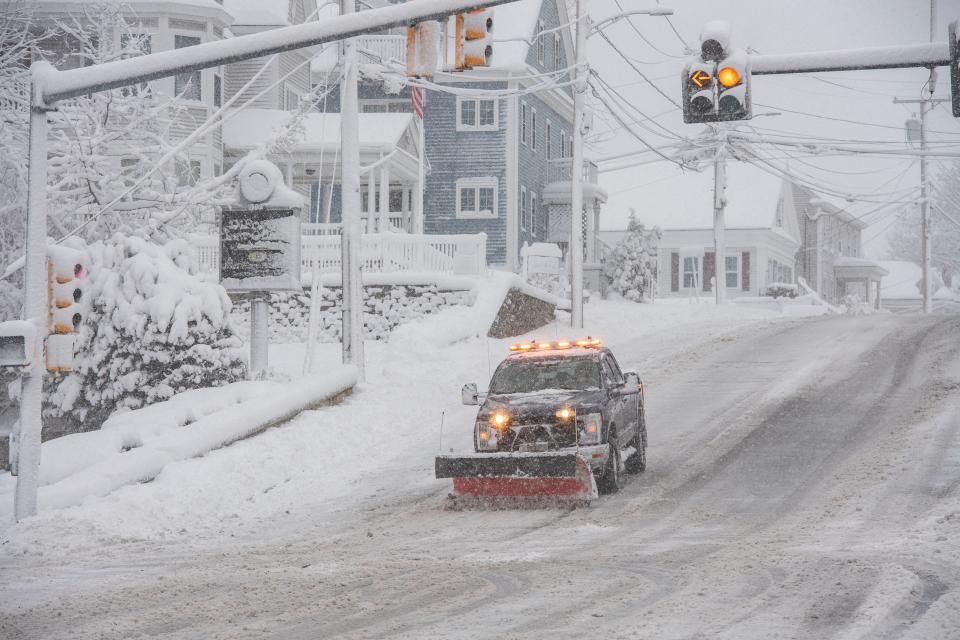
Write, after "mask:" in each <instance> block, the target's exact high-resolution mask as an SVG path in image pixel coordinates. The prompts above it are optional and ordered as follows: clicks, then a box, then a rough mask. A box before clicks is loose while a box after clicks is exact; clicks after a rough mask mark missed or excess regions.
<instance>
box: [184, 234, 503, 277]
mask: <svg viewBox="0 0 960 640" xmlns="http://www.w3.org/2000/svg"><path fill="white" fill-rule="evenodd" d="M334 226H336V227H338V228H339V225H316V224H311V225H307V224H304V225H303V227H304V229H305V233H304V235H302V236H301V245H300V265H301V270H302V271H303V272H305V273H312V272H313V270H314V267H316V268H318V269H319V271H320V273H340V257H341V253H340V235H339V231H338V230H337V231H335V230H334V229H333V228H332V227H334ZM317 227H320V229H317ZM317 231H323V232H325V233H318V232H317ZM308 234H310V235H308ZM189 240H190V242H191V243H192V244H193V246H194V247H196V248H197V253H198V258H199V261H200V267H201V270H203V271H209V272H213V273H215V274H219V267H220V245H219V238H218V237H217V236H214V235H200V234H193V235H191V236H190V238H189ZM360 259H361V265H362V266H361V268H362V270H363V271H364V272H365V273H396V272H401V271H421V272H429V273H447V274H458V275H481V274H483V273H485V272H486V269H487V234H485V233H477V234H470V235H466V234H457V235H413V234H409V233H365V234H363V235H362V236H361V254H360Z"/></svg>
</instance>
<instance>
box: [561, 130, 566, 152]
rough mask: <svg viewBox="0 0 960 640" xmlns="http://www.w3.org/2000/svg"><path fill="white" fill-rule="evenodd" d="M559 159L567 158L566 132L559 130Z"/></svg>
mask: <svg viewBox="0 0 960 640" xmlns="http://www.w3.org/2000/svg"><path fill="white" fill-rule="evenodd" d="M560 157H561V158H566V157H567V132H566V131H564V130H563V129H560Z"/></svg>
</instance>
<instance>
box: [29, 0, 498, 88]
mask: <svg viewBox="0 0 960 640" xmlns="http://www.w3.org/2000/svg"><path fill="white" fill-rule="evenodd" d="M511 1H513V0H412V1H411V2H406V3H402V4H397V5H392V6H388V7H384V8H381V9H371V10H369V11H362V12H359V13H349V14H344V15H340V16H334V17H331V18H327V19H324V20H323V21H322V22H307V23H304V24H297V25H293V26H290V27H281V28H279V29H273V30H270V31H263V32H260V33H253V34H249V35H242V36H237V37H235V38H230V39H227V40H217V41H215V42H207V43H204V44H199V45H196V46H193V47H187V48H184V49H172V50H168V51H160V52H158V53H151V54H148V55H144V56H137V57H136V58H129V59H126V60H115V61H113V62H107V63H103V64H97V65H91V66H89V67H83V68H81V69H72V70H67V71H55V70H53V69H52V68H48V69H47V71H46V72H45V73H44V77H43V78H42V81H41V83H40V89H41V95H39V96H37V98H38V99H39V105H41V106H42V105H44V104H47V105H48V104H52V103H54V102H56V101H58V100H63V99H66V98H72V97H76V96H80V95H84V94H87V93H90V92H92V91H105V90H108V89H115V88H117V87H123V86H128V85H132V84H137V83H140V82H146V81H148V80H156V79H158V78H165V77H168V76H172V75H176V74H180V73H187V72H190V71H196V70H199V69H207V68H210V67H216V66H219V65H223V64H229V63H231V62H238V61H241V60H247V59H250V58H256V57H260V56H265V55H270V54H273V53H280V52H282V51H290V50H293V49H300V48H303V47H309V46H313V45H317V44H323V43H324V42H331V41H334V40H342V39H344V38H349V37H351V36H357V35H361V34H364V33H370V32H375V31H379V30H381V29H386V28H390V27H406V26H409V25H411V24H415V23H418V22H423V21H426V20H440V19H443V18H447V17H449V16H451V15H454V14H457V13H463V12H465V11H467V10H469V9H478V8H484V7H493V6H496V5H500V4H507V3H509V2H511ZM35 102H37V100H35Z"/></svg>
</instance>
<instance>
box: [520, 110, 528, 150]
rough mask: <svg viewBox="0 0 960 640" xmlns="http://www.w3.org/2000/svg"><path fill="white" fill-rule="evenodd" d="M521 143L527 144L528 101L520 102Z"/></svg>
mask: <svg viewBox="0 0 960 640" xmlns="http://www.w3.org/2000/svg"><path fill="white" fill-rule="evenodd" d="M520 144H522V145H526V144H527V103H526V102H525V101H521V102H520Z"/></svg>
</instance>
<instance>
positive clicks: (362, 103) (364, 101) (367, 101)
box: [357, 98, 459, 113]
mask: <svg viewBox="0 0 960 640" xmlns="http://www.w3.org/2000/svg"><path fill="white" fill-rule="evenodd" d="M374 105H377V106H380V105H382V106H384V107H385V110H384V111H364V110H363V108H364V107H367V106H374ZM391 105H403V107H404V108H405V109H406V111H390V106H391ZM357 108H358V109H359V111H360V113H413V107H412V106H410V99H409V98H361V99H360V100H359V101H358V104H357ZM458 113H459V111H458Z"/></svg>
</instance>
